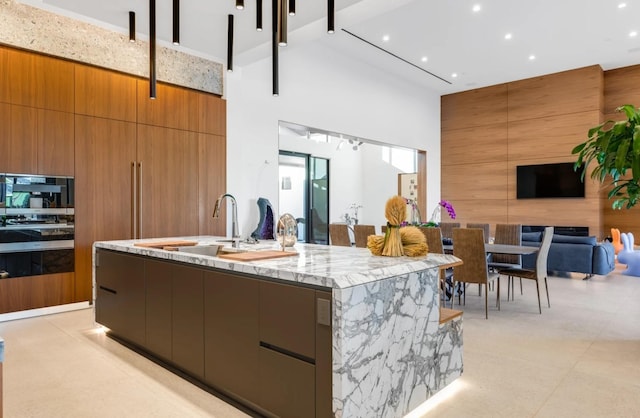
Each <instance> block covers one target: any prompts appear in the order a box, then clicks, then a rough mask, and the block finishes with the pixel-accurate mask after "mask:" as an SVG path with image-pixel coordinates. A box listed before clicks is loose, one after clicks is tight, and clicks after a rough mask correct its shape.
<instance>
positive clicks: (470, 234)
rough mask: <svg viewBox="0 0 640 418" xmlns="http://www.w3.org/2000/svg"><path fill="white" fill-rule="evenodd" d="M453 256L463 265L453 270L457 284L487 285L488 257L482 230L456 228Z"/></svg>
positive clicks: (454, 231)
mask: <svg viewBox="0 0 640 418" xmlns="http://www.w3.org/2000/svg"><path fill="white" fill-rule="evenodd" d="M453 255H455V256H456V257H458V258H459V259H461V260H462V262H463V264H462V265H459V266H455V267H454V268H453V277H454V279H455V281H456V282H465V283H482V284H487V281H488V271H487V257H486V253H485V250H484V236H483V232H482V230H481V229H476V228H455V229H454V230H453Z"/></svg>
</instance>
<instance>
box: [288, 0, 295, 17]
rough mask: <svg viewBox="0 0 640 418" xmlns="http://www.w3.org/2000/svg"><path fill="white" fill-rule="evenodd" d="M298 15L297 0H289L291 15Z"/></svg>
mask: <svg viewBox="0 0 640 418" xmlns="http://www.w3.org/2000/svg"><path fill="white" fill-rule="evenodd" d="M295 15H296V0H289V16H295Z"/></svg>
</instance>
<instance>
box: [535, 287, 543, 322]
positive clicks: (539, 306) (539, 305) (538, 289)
mask: <svg viewBox="0 0 640 418" xmlns="http://www.w3.org/2000/svg"><path fill="white" fill-rule="evenodd" d="M536 290H537V291H538V310H539V311H540V314H541V315H542V305H541V304H540V285H539V284H538V279H536Z"/></svg>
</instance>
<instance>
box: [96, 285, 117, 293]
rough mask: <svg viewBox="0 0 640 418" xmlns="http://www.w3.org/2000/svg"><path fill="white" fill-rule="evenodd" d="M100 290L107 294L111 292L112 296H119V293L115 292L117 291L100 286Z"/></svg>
mask: <svg viewBox="0 0 640 418" xmlns="http://www.w3.org/2000/svg"><path fill="white" fill-rule="evenodd" d="M99 288H100V290H104V291H105V292H109V293H112V294H114V295H117V294H118V292H117V291H115V290H113V289H109V288H108V287H104V286H100V287H99Z"/></svg>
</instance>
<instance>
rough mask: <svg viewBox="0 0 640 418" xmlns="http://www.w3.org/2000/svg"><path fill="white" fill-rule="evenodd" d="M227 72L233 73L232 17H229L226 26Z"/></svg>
mask: <svg viewBox="0 0 640 418" xmlns="http://www.w3.org/2000/svg"><path fill="white" fill-rule="evenodd" d="M227 71H229V72H232V71H233V15H229V20H228V25H227Z"/></svg>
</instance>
